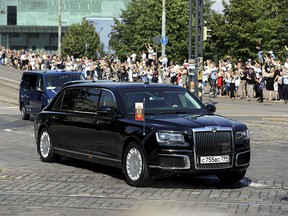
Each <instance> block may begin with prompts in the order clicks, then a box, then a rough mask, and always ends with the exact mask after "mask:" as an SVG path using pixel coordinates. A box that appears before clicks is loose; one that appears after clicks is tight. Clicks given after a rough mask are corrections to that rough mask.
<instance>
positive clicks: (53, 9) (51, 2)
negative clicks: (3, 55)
mask: <svg viewBox="0 0 288 216" xmlns="http://www.w3.org/2000/svg"><path fill="white" fill-rule="evenodd" d="M129 1H131V0H0V12H1V13H0V45H2V46H4V47H5V48H11V49H21V48H24V49H32V50H46V51H51V52H56V51H57V46H58V26H59V13H58V10H59V4H58V3H59V2H61V4H60V8H61V27H62V28H61V29H62V30H61V31H62V34H64V33H65V30H66V28H67V26H69V25H71V24H74V23H81V21H82V20H83V19H85V18H86V19H88V20H89V22H90V23H91V24H94V26H95V27H96V31H97V32H98V33H99V36H100V39H101V41H102V43H104V47H105V50H106V51H107V49H108V43H109V36H108V35H109V33H110V32H111V25H113V18H118V17H119V15H120V13H121V9H125V6H126V3H128V2H129Z"/></svg>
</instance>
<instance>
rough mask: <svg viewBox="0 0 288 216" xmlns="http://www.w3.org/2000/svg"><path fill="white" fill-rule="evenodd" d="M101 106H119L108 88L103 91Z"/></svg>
mask: <svg viewBox="0 0 288 216" xmlns="http://www.w3.org/2000/svg"><path fill="white" fill-rule="evenodd" d="M99 106H108V107H112V108H117V103H116V101H115V98H114V96H113V94H112V93H111V92H110V91H107V90H103V91H102V94H101V98H100V102H99Z"/></svg>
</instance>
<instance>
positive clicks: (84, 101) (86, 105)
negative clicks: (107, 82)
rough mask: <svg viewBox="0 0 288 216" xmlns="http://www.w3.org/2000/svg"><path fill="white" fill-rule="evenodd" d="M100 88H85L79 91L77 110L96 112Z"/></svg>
mask: <svg viewBox="0 0 288 216" xmlns="http://www.w3.org/2000/svg"><path fill="white" fill-rule="evenodd" d="M99 96H100V89H95V88H86V89H85V88H83V89H81V90H80V91H79V96H78V100H77V105H76V110H78V111H83V112H96V109H97V106H98V100H99Z"/></svg>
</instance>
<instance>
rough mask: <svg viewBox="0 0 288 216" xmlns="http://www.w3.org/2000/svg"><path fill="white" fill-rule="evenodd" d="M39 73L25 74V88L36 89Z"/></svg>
mask: <svg viewBox="0 0 288 216" xmlns="http://www.w3.org/2000/svg"><path fill="white" fill-rule="evenodd" d="M37 77H38V75H36V74H25V75H24V77H23V81H22V82H23V84H22V86H23V88H27V89H34V88H35V86H36V82H37Z"/></svg>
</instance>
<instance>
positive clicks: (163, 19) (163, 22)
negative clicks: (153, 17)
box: [162, 0, 166, 56]
mask: <svg viewBox="0 0 288 216" xmlns="http://www.w3.org/2000/svg"><path fill="white" fill-rule="evenodd" d="M165 28H166V8H165V0H162V38H163V37H165V34H166V33H165ZM164 55H165V45H164V44H162V56H164Z"/></svg>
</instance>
